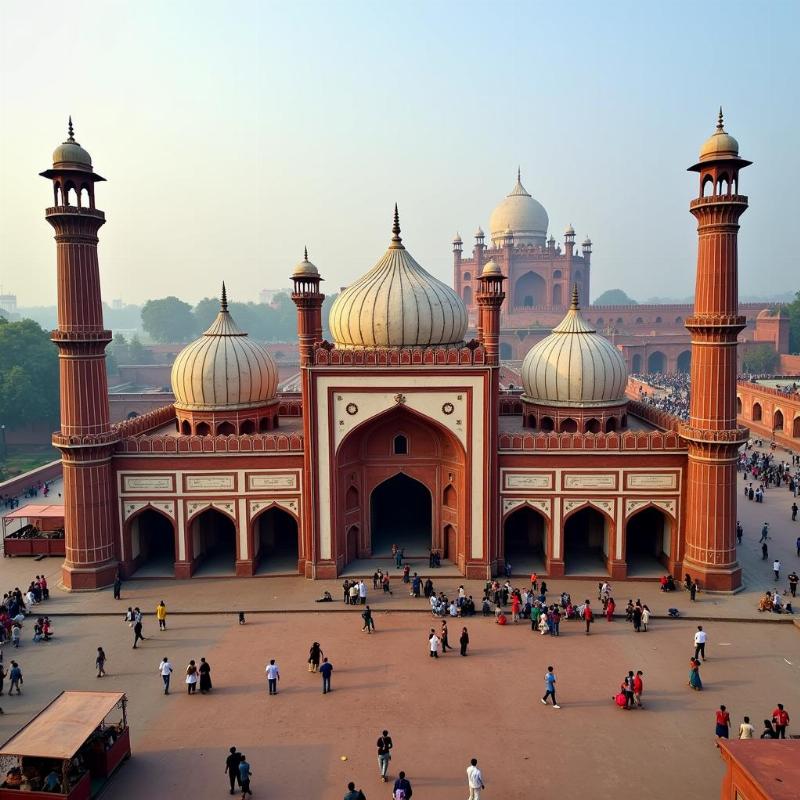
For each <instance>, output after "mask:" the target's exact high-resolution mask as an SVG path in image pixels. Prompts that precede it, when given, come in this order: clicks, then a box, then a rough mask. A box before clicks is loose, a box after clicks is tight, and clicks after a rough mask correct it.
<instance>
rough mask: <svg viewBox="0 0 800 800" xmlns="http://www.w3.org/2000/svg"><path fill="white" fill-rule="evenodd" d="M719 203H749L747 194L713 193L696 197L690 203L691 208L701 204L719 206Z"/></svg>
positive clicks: (743, 204)
mask: <svg viewBox="0 0 800 800" xmlns="http://www.w3.org/2000/svg"><path fill="white" fill-rule="evenodd" d="M717 205H740V206H746V205H747V195H746V194H712V195H711V196H710V197H696V198H695V199H694V200H692V201H691V202H690V203H689V208H690V209H695V208H699V207H701V206H717Z"/></svg>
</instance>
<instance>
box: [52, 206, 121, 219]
mask: <svg viewBox="0 0 800 800" xmlns="http://www.w3.org/2000/svg"><path fill="white" fill-rule="evenodd" d="M45 213H46V214H47V215H50V214H79V215H80V216H83V217H96V218H97V219H105V218H106V215H105V213H104V212H102V211H100V209H99V208H86V207H84V206H51V207H50V208H48V209H47V210H46V211H45Z"/></svg>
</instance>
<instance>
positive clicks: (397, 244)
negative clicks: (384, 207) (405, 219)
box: [391, 203, 403, 248]
mask: <svg viewBox="0 0 800 800" xmlns="http://www.w3.org/2000/svg"><path fill="white" fill-rule="evenodd" d="M402 242H403V240H402V239H401V238H400V213H399V212H398V210H397V203H395V204H394V224H393V225H392V245H391V246H392V247H394V248H402V247H403V244H402Z"/></svg>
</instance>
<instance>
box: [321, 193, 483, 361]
mask: <svg viewBox="0 0 800 800" xmlns="http://www.w3.org/2000/svg"><path fill="white" fill-rule="evenodd" d="M392 233H393V236H392V242H391V244H390V245H389V249H388V250H387V251H386V253H385V254H384V256H383V257H382V258H381V259H380V261H378V263H377V264H376V265H375V266H374V267H373V268H372V269H371V270H370V271H369V272H368V273H367V274H366V275H364V276H363V277H361V278H359V280H357V281H356V282H355V283H354V284H352V286H349V287H348V288H347V289H345V290H344V291H343V292H342V293H341V294H340V295H339V296H338V297H337V298H336V300H335V302H334V304H333V306H332V307H331V312H330V316H329V317H328V324H329V326H330V330H331V335H332V336H333V341H334V342H335V344H336V346H337V347H340V348H343V349H352V348H360V347H434V346H439V345H450V344H452V345H455V344H460V343H461V342H463V341H464V334H465V333H466V331H467V310H466V308H465V307H464V304H463V303H462V302H461V298H460V297H459V296H458V295H457V294H456V293H455V292H454V291H453V290H452V289H451V288H450V287H449V286H447V285H446V284H444V283H442V282H441V281H439V280H437V279H436V278H434V277H433V275H430V274H429V273H428V272H426V271H425V270H424V269H423V268H422V267H421V266H420V265H419V264H418V263H417V262H416V261H415V260H414V259H413V258H412V257H411V254H410V253H409V252H408V250H406V249H405V247H403V243H402V239H401V238H400V222H399V219H398V214H397V206H395V209H394V226H393V227H392Z"/></svg>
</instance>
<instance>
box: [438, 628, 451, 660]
mask: <svg viewBox="0 0 800 800" xmlns="http://www.w3.org/2000/svg"><path fill="white" fill-rule="evenodd" d="M439 638H440V639H441V642H442V655H444V654H445V653H446V652H447V651H448V650H452V649H453V648H452V647H450V641H449V640H448V631H447V621H446V620H442V630H441V631H440V632H439Z"/></svg>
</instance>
